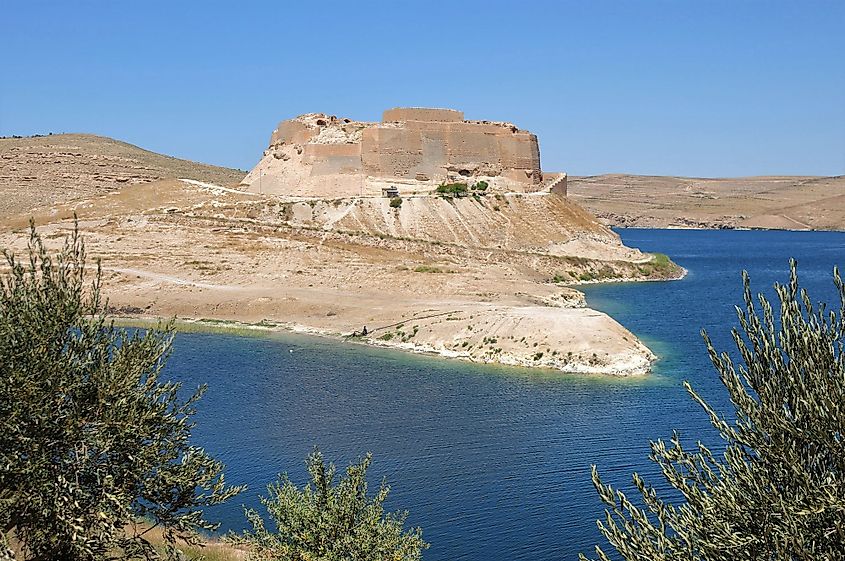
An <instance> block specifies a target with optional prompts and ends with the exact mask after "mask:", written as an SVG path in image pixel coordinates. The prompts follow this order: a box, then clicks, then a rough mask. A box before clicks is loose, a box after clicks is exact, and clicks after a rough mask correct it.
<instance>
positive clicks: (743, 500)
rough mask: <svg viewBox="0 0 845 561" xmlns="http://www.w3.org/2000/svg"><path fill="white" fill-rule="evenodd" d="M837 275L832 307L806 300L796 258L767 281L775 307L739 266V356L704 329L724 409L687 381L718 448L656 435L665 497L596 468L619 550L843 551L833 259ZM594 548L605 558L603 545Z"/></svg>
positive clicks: (720, 558) (842, 332) (827, 560)
mask: <svg viewBox="0 0 845 561" xmlns="http://www.w3.org/2000/svg"><path fill="white" fill-rule="evenodd" d="M833 279H834V284H835V286H836V289H837V292H838V297H839V300H840V308H839V310H838V313H835V312H830V311H828V310H826V309H825V307H824V306H817V307H814V306H813V305H812V304H811V301H810V298H809V296H808V295H807V293H806V292H805V291H804V290H802V289H799V285H798V276H797V273H796V268H795V262H794V261H793V262H792V263H791V275H790V279H789V283H788V284H786V285H781V284H777V285H775V291H776V293H777V297H778V300H779V302H776V303H775V305H774V306H773V305H772V304H770V303H769V302H768V300H767V299H766V298H764V297H763V296H762V295H758V296H757V297H756V299H755V297H754V296H752V293H751V289H750V283H749V280H748V275H747V274H743V282H744V288H745V290H744V306H743V307H742V308H737V315H738V317H739V324H740V328H739V329H734V330H733V340H734V343H735V344H736V346H737V350H738V352H739V354H738V356H739V357H741V359H742V362H741V363H740V364H739V365H735V364H734V362H733V360H732V359H731V358H730V356H729V355H728V354H727V353H723V354H719V353H717V351H716V349H715V348H714V347H713V344H712V342H711V340H710V338H709V337H708V336H707V334H706V333H704V332H702V335H703V336H704V340H705V342H706V344H707V349H708V352H709V353H710V360H711V361H712V363H713V365H714V367H715V368H716V370H717V371H718V373H719V378H720V380H721V382H722V384H723V385H724V386H725V388H726V389H727V392H728V397H729V398H730V402H731V407H732V411H730V412H728V413H727V414H726V413H722V412H718V411H716V410H715V409H714V408H713V407H712V406H711V405H710V404H709V403H708V402H706V401H705V400H704V398H703V397H702V396H701V395H699V394H698V393H697V392H696V391H695V390H693V389H692V387H691V386H690V384H689V383H687V382H685V383H684V386H685V388H686V390H687V392H688V393H689V394H690V396H691V397H692V399H693V400H694V401H696V402H697V403H698V404H699V405H700V406H701V407H702V408H703V409H704V412H705V413H706V415H707V416H708V417H709V418H710V423H711V424H712V425H713V427H714V428H715V429H716V432H717V433H718V435H719V436H720V438H721V439H722V445H721V446H720V448H721V449H722V450H723V451H722V452H720V453H714V452H711V451H710V449H708V448H707V447H705V446H704V445H703V444H701V443H700V442H697V443H696V444H695V445H694V446H693V447H692V448H688V447H686V446H685V445H683V444H682V443H681V439H680V437H679V435H678V434H677V433H674V434H673V435H672V437H671V439H670V441H669V442H664V441H663V440H658V441H656V442H652V443H651V455H650V459H651V460H652V461H653V462H655V463H656V464H657V465H658V467H659V470H658V471H659V472H660V473H662V474H663V477H664V478H665V479H666V483H668V486H669V487H672V488H673V489H672V492H671V493H669V494H668V496H666V495H667V494H666V493H662V492H658V491H657V489H656V488H655V487H653V486H651V485H648V484H647V483H646V482H645V481H644V480H643V479H642V478H641V477H640V476H639V475H638V474H634V475H633V483H634V487H635V488H636V490H637V493H638V494H639V495H640V497H638V500H637V501H636V503H634V502H633V501H631V500H630V499H628V497H627V496H626V495H625V494H624V493H623V492H622V491H619V490H616V489H614V488H613V487H611V486H610V485H605V484H604V482H603V481H602V479H601V477H600V476H599V474H598V472H597V470H596V467H595V466H593V483H594V485H595V487H596V490H597V491H598V493H599V496H600V497H601V500H602V501H603V502H604V503H605V504H606V505H607V507H608V508H607V510H606V517H605V518H604V519H603V520H602V521H600V522H599V528H600V529H601V531H602V533H603V534H604V536H605V538H607V540H608V542H610V544H611V545H612V546H613V547H614V548H615V549H616V550H617V552H618V553H619V555H620V556H621V558H622V559H625V560H626V561H633V560H641V559H672V560H678V561H693V560H695V561H699V560H701V561H735V560H737V561H752V560H758V559H761V560H762V559H766V560H773V561H774V560H788V561H792V560H799V559H813V560H819V561H833V560H840V559H842V552H843V551H845V516H843V513H845V439H843V434H845V415H843V408H842V404H843V403H845V350H843V345H845V287H843V283H842V279H841V278H840V276H839V272H838V271H837V270H836V269H834V272H833ZM775 310H777V312H776V311H775ZM662 487H663V486H661V488H662ZM661 495H664V496H663V497H661ZM596 553H597V555H598V558H599V559H600V560H602V561H605V560H607V559H608V556H607V555H606V554H605V553H604V552H603V551H602V550H601V548H599V547H597V548H596ZM581 559H582V560H584V559H586V557H584V556H583V555H582V556H581Z"/></svg>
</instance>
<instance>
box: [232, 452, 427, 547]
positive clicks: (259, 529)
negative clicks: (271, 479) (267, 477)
mask: <svg viewBox="0 0 845 561" xmlns="http://www.w3.org/2000/svg"><path fill="white" fill-rule="evenodd" d="M371 461H372V457H371V456H370V455H369V454H368V455H367V456H366V457H365V458H364V459H363V460H361V461H360V462H359V463H357V464H352V465H350V466H349V467H348V468H346V476H345V477H341V478H340V479H339V480H337V481H336V475H337V474H336V470H335V467H334V465H332V464H329V465H328V466H327V465H326V463H325V461H324V460H323V456H322V454H320V453H319V452H318V451H315V452H314V453H312V454H311V455H310V456H309V457H308V461H307V466H308V473H309V474H310V476H311V481H310V483H309V484H308V485H305V486H304V487H303V488H301V489H300V488H298V487H297V486H296V485H294V484H293V483H292V482H291V481H290V479H288V477H287V475H283V476H282V477H281V479H280V480H279V481H278V482H276V483H273V484H271V485H269V486H268V487H267V493H268V495H267V496H266V497H261V499H260V500H261V504H262V505H263V506H264V508H266V509H267V513H268V514H269V515H270V518H271V520H272V526H269V527H268V524H267V523H266V522H265V521H264V518H263V517H262V516H261V515H260V514H259V513H258V512H257V511H256V510H254V509H247V510H246V517H247V521H248V522H249V524H250V526H251V527H252V529H251V530H249V531H247V532H244V533H243V534H241V535H239V536H231V537H230V539H231V540H232V541H234V542H236V543H243V544H246V545H247V546H248V547H249V548H250V550H251V553H252V555H253V556H254V557H255V558H256V559H280V560H290V561H304V560H312V559H313V560H314V561H322V560H325V561H331V560H342V559H355V560H357V561H386V560H395V561H415V560H419V559H421V558H422V551H423V550H424V549H426V548H428V544H427V543H425V542H424V541H423V539H422V531H421V530H420V529H419V528H412V529H410V530H405V528H404V525H405V521H406V519H407V517H408V513H407V512H397V513H390V514H386V513H385V512H384V506H383V505H384V501H385V499H387V496H388V493H389V492H390V487H388V486H387V484H386V483H385V482H384V481H382V483H381V485H380V486H379V489H378V491H377V492H376V494H375V495H373V496H369V495H368V493H367V491H368V488H367V480H366V475H367V469H368V468H369V466H370V462H371Z"/></svg>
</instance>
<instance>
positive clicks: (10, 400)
mask: <svg viewBox="0 0 845 561" xmlns="http://www.w3.org/2000/svg"><path fill="white" fill-rule="evenodd" d="M5 255H6V259H7V262H8V266H9V268H10V272H7V273H5V274H3V276H2V279H0V283H2V286H0V378H1V379H2V383H0V537H2V539H3V541H7V540H8V539H9V538H10V537H13V538H14V540H15V542H16V548H17V549H19V550H20V551H21V555H22V557H23V558H24V559H33V560H45V561H46V560H100V559H115V558H120V559H130V558H141V557H147V556H152V557H153V558H154V557H155V556H156V553H155V550H154V549H153V547H152V546H151V545H150V544H149V543H148V541H147V540H145V539H144V537H143V532H144V531H145V529H148V528H150V526H151V525H152V526H153V527H157V528H158V529H160V530H161V531H162V533H163V536H164V539H165V541H166V542H167V543H168V544H170V546H171V547H170V548H169V552H168V553H169V554H170V556H172V557H174V558H175V557H176V552H175V550H174V548H173V547H172V546H173V544H174V543H175V541H176V540H177V539H182V540H185V541H188V542H192V543H193V542H194V541H195V539H196V531H197V530H198V529H213V528H214V527H215V526H214V525H212V524H210V523H208V522H207V521H205V520H204V519H203V514H202V508H203V507H206V506H209V505H214V504H217V503H220V502H222V501H224V500H226V499H228V498H229V497H231V496H233V495H234V494H236V493H237V492H238V491H239V490H240V489H239V488H232V487H227V486H226V485H225V483H224V480H223V474H222V468H223V466H222V464H220V463H219V462H217V461H215V460H214V459H212V458H211V457H209V456H208V455H207V454H206V453H205V452H204V451H203V450H202V449H200V448H197V447H194V446H191V445H190V443H189V436H190V431H191V428H192V426H193V425H192V423H191V421H190V418H191V415H192V414H193V413H194V410H193V406H194V404H195V403H196V401H197V400H198V399H199V398H200V396H201V394H202V391H203V390H202V389H200V390H199V391H198V392H197V393H195V394H194V395H193V396H191V397H190V398H189V399H187V400H182V399H180V398H179V396H178V392H179V389H180V388H179V385H178V384H175V383H171V382H162V381H160V380H159V374H160V372H161V370H162V368H163V367H164V363H165V360H166V358H167V356H168V353H169V351H170V345H171V340H172V332H171V330H170V328H168V329H165V330H164V331H162V332H158V331H149V332H147V334H146V335H143V336H141V335H137V334H136V335H128V334H127V333H126V332H124V331H123V330H119V329H115V328H114V326H113V325H112V324H111V323H108V322H107V321H106V319H105V317H104V309H105V308H104V303H103V302H102V301H101V299H100V274H99V271H98V272H97V274H96V275H95V276H94V278H93V283H92V284H91V285H88V284H87V283H88V281H87V280H86V274H85V251H84V248H83V245H82V242H81V240H80V238H79V236H78V234H77V233H76V232H74V234H73V235H72V236H70V237H69V238H68V239H67V240H66V241H65V245H64V249H63V250H62V251H60V252H59V253H58V254H57V255H55V256H51V255H50V254H49V253H48V252H47V251H46V250H45V248H44V246H43V244H42V240H41V238H40V237H39V236H38V235H37V233H36V232H35V229H34V228H32V230H31V236H30V242H29V254H28V255H27V257H26V259H25V260H23V261H19V260H17V259H16V258H15V257H14V256H13V255H11V254H8V253H6V254H5ZM141 518H143V519H145V520H146V522H145V524H143V525H137V524H136V523H137V521H139V520H140V519H141ZM0 550H2V547H0Z"/></svg>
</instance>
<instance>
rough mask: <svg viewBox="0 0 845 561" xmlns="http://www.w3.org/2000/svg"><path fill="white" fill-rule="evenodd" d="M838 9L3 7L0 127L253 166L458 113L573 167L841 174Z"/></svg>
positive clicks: (712, 5) (843, 69) (843, 90)
mask: <svg viewBox="0 0 845 561" xmlns="http://www.w3.org/2000/svg"><path fill="white" fill-rule="evenodd" d="M843 26H845V3H842V2H832V1H831V2H823V1H819V2H804V3H800V4H799V3H794V2H750V1H749V2H742V3H736V2H723V1H720V2H708V3H706V4H705V5H696V4H691V3H675V2H668V1H661V2H658V1H652V2H641V3H622V2H616V3H614V2H563V3H557V2H554V3H543V2H532V3H526V5H524V6H520V7H516V6H514V5H512V4H511V3H507V2H475V1H473V2H462V3H460V5H454V4H450V3H445V2H437V1H435V2H428V3H426V4H414V5H410V4H403V5H399V4H394V3H375V2H362V3H360V4H358V5H357V6H351V5H347V4H345V3H338V4H332V3H319V4H317V3H314V4H310V5H307V6H303V5H281V6H280V5H276V4H272V3H269V2H252V3H248V4H246V5H244V4H241V5H239V6H237V7H234V6H229V5H226V4H224V3H216V2H203V3H193V2H183V3H179V4H178V5H176V6H171V5H168V4H167V3H164V2H151V3H144V4H143V5H135V4H118V3H111V2H79V3H75V4H74V5H69V4H68V5H66V4H64V3H52V2H39V1H34V2H28V3H26V4H23V3H19V4H14V5H8V6H5V8H4V18H2V20H0V31H2V33H3V35H4V37H5V38H6V49H7V51H6V52H7V53H14V55H13V56H7V57H4V59H3V61H2V62H0V65H2V66H0V69H2V76H3V78H4V81H3V82H4V85H3V86H2V87H0V135H3V136H10V135H32V134H47V133H49V132H53V133H61V132H85V133H93V134H99V135H103V136H109V137H112V138H115V139H117V140H122V141H126V142H129V143H132V144H135V145H138V146H140V147H142V148H145V149H148V150H152V151H155V152H160V153H163V154H167V155H171V156H176V157H180V158H186V159H190V160H195V161H200V162H204V163H209V164H216V165H221V166H227V167H234V168H239V169H249V168H251V167H252V166H253V165H254V164H255V163H256V162H257V161H258V159H259V157H260V156H261V153H262V152H263V150H264V148H265V147H266V144H267V141H268V139H269V136H270V133H271V131H272V130H273V128H274V127H275V126H276V124H277V123H278V121H280V120H282V119H286V118H291V117H294V116H296V115H299V114H302V113H309V112H324V113H329V114H336V115H338V116H343V117H349V118H352V119H357V120H366V121H377V120H379V118H380V115H381V112H382V111H383V110H384V109H387V108H389V107H395V106H427V107H451V108H455V109H460V110H463V111H464V112H465V114H466V117H467V118H469V119H489V120H502V121H510V122H513V123H515V124H516V125H517V126H519V127H521V128H524V129H528V130H530V131H532V132H534V133H536V134H537V135H538V137H539V140H540V150H541V157H542V162H543V167H544V169H546V170H549V171H558V170H561V171H567V172H568V173H570V174H571V175H598V174H602V173H634V174H643V175H682V176H691V177H736V176H754V175H843V174H845V34H843V33H842V32H841V30H842V29H843Z"/></svg>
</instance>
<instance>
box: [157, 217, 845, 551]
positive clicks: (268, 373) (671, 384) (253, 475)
mask: <svg viewBox="0 0 845 561" xmlns="http://www.w3.org/2000/svg"><path fill="white" fill-rule="evenodd" d="M620 233H621V235H622V237H623V239H624V240H625V242H626V243H627V244H628V245H633V246H636V247H640V248H642V249H644V250H648V251H660V252H663V253H667V254H669V255H670V256H671V257H672V258H673V259H674V260H675V261H676V262H678V263H679V264H681V265H683V266H684V267H686V268H687V269H688V270H689V275H688V276H687V277H686V278H685V279H684V280H681V281H675V282H661V283H626V284H611V285H594V286H589V287H586V289H585V291H586V293H587V298H588V302H589V305H590V306H592V307H596V308H599V309H601V310H604V311H606V312H608V313H609V314H611V315H612V316H613V317H615V318H616V319H618V320H619V321H620V322H621V323H623V324H624V325H626V326H627V327H628V328H630V329H631V330H632V331H634V332H635V333H636V334H637V335H638V336H640V337H641V338H643V339H644V340H645V341H646V342H647V344H649V346H650V347H651V348H652V349H653V350H654V351H655V352H656V353H657V354H658V355H660V356H661V360H660V361H659V362H658V364H657V365H656V368H655V373H654V375H652V376H650V377H648V378H646V379H643V380H615V379H608V378H583V377H572V376H561V375H559V374H557V373H550V372H540V371H531V370H523V369H512V368H504V367H491V366H482V365H472V364H467V363H463V362H458V361H449V360H444V359H439V358H434V357H426V356H417V355H408V354H404V353H400V352H396V351H389V350H383V349H372V348H367V347H362V346H357V345H348V344H343V343H339V342H336V341H332V340H325V339H319V338H313V337H302V336H294V335H271V336H267V337H257V338H256V337H238V336H226V335H218V334H214V335H210V334H184V335H179V336H178V337H177V340H176V349H175V353H174V355H173V358H172V360H171V361H170V363H169V365H168V368H167V372H168V375H170V376H172V377H174V378H178V379H181V380H183V381H184V382H185V384H186V386H189V387H193V386H196V385H197V384H200V383H208V384H209V391H208V393H207V394H206V397H205V398H204V399H203V401H202V402H201V403H200V406H199V412H198V414H197V422H198V425H197V428H196V429H195V431H194V436H195V440H196V441H197V442H198V443H200V444H201V445H203V446H205V447H206V448H207V449H208V450H210V451H211V452H213V453H214V454H215V455H216V456H218V457H219V458H221V459H222V460H224V461H225V462H226V464H227V466H228V469H227V478H228V479H229V480H230V481H231V482H233V483H247V484H248V485H249V486H250V489H249V491H248V492H246V493H245V494H244V495H242V496H240V497H238V498H237V499H236V500H235V501H234V502H233V503H232V504H229V505H224V506H223V507H220V508H217V509H215V510H214V511H212V512H211V515H212V516H213V517H216V519H218V520H221V521H222V522H223V528H224V529H238V528H241V527H242V526H243V516H242V514H241V506H240V505H241V504H243V503H246V504H248V505H255V504H256V502H257V501H256V497H257V494H258V493H260V492H262V491H263V489H264V486H265V484H266V483H267V482H269V481H270V480H272V479H273V478H274V477H275V476H276V474H277V473H279V472H283V471H287V472H289V473H290V474H291V475H292V477H293V479H294V480H295V481H300V482H301V481H303V480H304V478H305V470H304V464H303V460H304V458H305V456H306V455H307V454H308V453H309V452H310V450H311V449H312V448H313V447H314V446H315V445H316V446H319V447H320V448H321V449H322V450H323V452H324V453H325V455H326V456H327V457H329V458H333V459H335V460H336V461H337V462H338V463H340V464H345V463H347V462H348V461H350V460H352V459H355V458H356V457H358V456H359V455H360V454H362V453H364V452H367V451H371V452H372V453H373V455H374V463H373V467H372V468H371V473H372V476H373V479H372V481H373V483H374V484H375V483H376V482H377V481H378V479H380V478H381V477H386V478H387V480H388V482H389V483H390V484H391V485H392V488H393V491H392V494H391V497H390V499H389V507H390V508H392V509H407V510H409V511H410V518H409V521H410V523H411V524H414V525H420V526H422V528H423V535H424V537H425V538H426V539H427V540H428V541H430V542H431V544H432V546H431V549H430V550H428V551H427V552H426V555H425V559H426V560H428V561H434V560H446V559H451V560H456V559H468V560H469V559H472V560H497V559H502V560H505V559H507V560H511V559H531V560H532V561H535V560H546V559H548V560H552V559H554V560H570V559H577V553H578V552H579V551H585V552H586V551H589V550H591V549H592V546H593V545H594V544H595V543H600V542H601V539H600V536H599V534H598V531H597V529H596V526H595V520H596V518H597V517H599V516H601V515H602V510H601V505H600V504H599V501H598V500H597V498H596V495H595V491H594V490H593V488H592V485H591V483H590V464H593V463H595V464H598V465H599V467H600V469H601V471H602V473H603V474H604V475H605V476H606V478H607V479H608V480H609V481H610V482H612V483H615V484H627V483H628V482H629V481H630V473H631V472H632V471H639V472H640V473H643V474H645V475H646V478H647V479H651V480H652V481H653V482H655V483H657V484H658V487H662V485H660V481H659V479H658V478H657V476H656V470H654V469H653V467H652V466H651V464H649V462H648V461H647V456H648V441H649V439H655V438H661V437H667V436H668V435H670V434H671V431H672V429H679V430H680V431H681V432H682V435H686V436H687V438H689V439H693V440H694V439H695V438H698V437H702V438H703V439H705V440H712V432H711V431H710V430H709V425H708V424H707V420H706V418H705V416H704V415H703V414H702V413H701V411H700V410H699V409H698V408H697V406H695V405H694V404H693V403H692V402H691V400H690V399H689V398H688V397H687V396H686V394H685V393H684V391H683V388H682V387H681V382H682V380H685V379H687V380H690V381H691V382H692V383H693V385H694V386H695V387H696V388H698V389H700V391H701V393H703V394H704V395H705V396H706V397H708V398H710V399H711V400H712V401H713V402H714V403H716V404H717V405H721V406H723V407H724V406H725V398H724V395H723V393H722V392H721V388H720V386H719V384H718V380H717V379H716V377H715V374H714V373H713V371H712V368H711V366H710V365H709V361H708V358H707V355H706V352H705V349H704V346H703V343H702V342H701V338H700V336H699V330H700V329H701V328H702V327H704V328H706V329H707V330H708V331H709V332H710V333H711V335H712V336H713V338H714V340H715V341H716V344H717V346H719V347H720V348H721V349H725V350H729V349H730V347H729V344H730V339H729V328H730V327H731V326H733V325H735V324H736V321H735V316H734V312H733V305H734V304H737V303H739V302H740V298H741V284H740V271H741V270H742V269H743V268H745V269H747V270H749V272H750V274H751V277H752V283H753V284H754V287H755V288H756V289H759V290H764V289H766V288H767V287H770V286H771V284H772V283H773V282H774V281H775V280H785V279H786V277H787V273H788V263H787V260H788V258H789V257H790V256H795V257H796V258H798V260H799V271H800V273H801V278H802V282H803V284H804V285H805V286H806V287H808V288H809V289H810V290H811V295H812V296H813V298H814V299H816V300H818V299H824V300H830V299H832V297H833V295H834V291H833V284H832V281H831V270H832V267H833V265H834V264H835V263H840V264H843V263H845V259H843V257H845V234H842V233H819V232H810V233H800V232H736V231H682V230H623V231H621V232H620ZM291 351H293V352H291Z"/></svg>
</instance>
